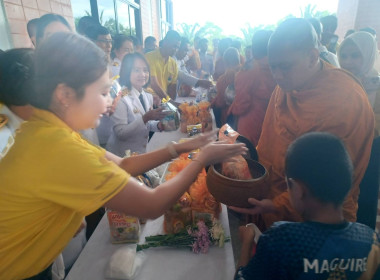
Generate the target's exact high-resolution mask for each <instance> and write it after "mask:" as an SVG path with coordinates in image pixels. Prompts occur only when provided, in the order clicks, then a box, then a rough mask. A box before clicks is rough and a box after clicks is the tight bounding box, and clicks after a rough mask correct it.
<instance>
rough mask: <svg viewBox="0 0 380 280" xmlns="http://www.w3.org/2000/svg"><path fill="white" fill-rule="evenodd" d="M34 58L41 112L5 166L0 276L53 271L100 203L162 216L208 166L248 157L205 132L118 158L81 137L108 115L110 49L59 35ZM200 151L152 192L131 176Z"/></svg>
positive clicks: (1, 168) (0, 165)
mask: <svg viewBox="0 0 380 280" xmlns="http://www.w3.org/2000/svg"><path fill="white" fill-rule="evenodd" d="M35 60H36V71H35V75H36V85H35V87H36V90H35V92H33V95H34V96H33V99H32V102H31V103H32V105H34V106H35V107H36V109H35V110H34V114H33V116H32V118H31V119H30V121H28V122H26V123H24V124H23V125H22V126H21V129H20V132H19V133H18V134H17V135H16V140H15V144H14V145H13V147H12V149H11V150H10V151H9V152H8V153H7V155H6V156H5V157H4V158H3V160H2V161H1V162H0V182H1V188H0V279H25V278H28V277H33V276H36V275H38V276H40V275H45V274H48V273H49V267H50V265H51V263H52V262H53V261H54V259H55V257H56V256H57V255H58V254H59V253H60V252H61V250H62V249H63V248H64V247H65V245H66V244H67V243H68V242H69V241H70V239H71V238H72V236H73V235H74V234H75V232H76V230H77V229H78V227H79V225H80V223H81V221H82V219H83V217H84V216H86V215H88V214H90V213H92V212H93V211H94V210H96V209H98V208H99V207H101V206H103V205H104V206H106V207H110V208H113V209H115V210H118V211H122V212H125V213H126V214H129V215H134V216H138V217H142V218H155V217H158V216H160V215H162V214H163V213H164V211H165V210H166V209H168V208H169V207H170V206H171V205H172V204H173V203H174V202H175V201H176V200H177V199H179V197H180V196H181V195H182V194H183V193H184V192H185V191H186V190H187V188H188V187H189V186H190V185H191V183H192V182H193V181H194V180H195V179H196V177H197V174H198V173H199V172H200V171H201V169H202V168H203V167H204V166H205V165H208V164H211V163H214V162H220V161H223V160H225V159H227V158H229V157H231V156H234V155H237V154H243V153H245V152H246V148H245V147H244V145H240V144H236V145H226V144H215V143H212V138H213V137H212V134H207V135H203V136H200V137H198V138H195V139H193V140H191V141H188V142H185V143H181V144H170V145H168V146H167V147H166V148H163V149H160V150H157V151H155V152H152V153H147V154H144V155H141V156H136V157H133V158H127V159H121V158H119V157H117V156H115V155H113V154H111V153H109V152H106V151H105V150H104V149H101V148H99V147H96V146H93V145H91V144H90V143H88V142H87V141H86V140H84V139H82V138H81V137H80V135H79V134H78V131H79V130H82V129H86V128H89V127H94V126H95V124H96V123H97V122H98V120H99V118H100V116H101V114H102V113H104V112H105V111H106V98H107V95H108V93H109V89H110V80H109V73H108V68H107V58H106V56H105V55H104V52H103V51H102V50H100V49H99V48H98V47H96V46H95V45H94V43H92V42H90V41H89V40H87V39H85V38H84V37H82V36H79V35H76V34H72V33H56V34H53V35H51V36H50V37H49V38H47V39H46V40H44V41H43V42H42V43H41V45H40V46H39V47H38V49H37V51H36V59H35ZM203 146H204V147H203ZM198 147H203V148H202V150H201V152H200V153H199V155H198V157H197V158H196V159H195V160H194V161H193V162H192V163H191V164H190V165H189V166H188V167H187V168H185V169H184V170H183V171H182V172H181V173H179V174H178V176H176V177H175V178H173V179H171V180H169V181H167V182H165V183H163V184H162V185H160V186H159V187H157V188H155V189H150V188H147V187H145V186H143V185H141V184H140V183H139V182H137V181H136V180H135V179H134V178H132V177H130V176H135V175H138V174H141V173H142V172H144V171H147V170H149V169H151V168H153V167H156V166H158V165H160V164H162V163H164V162H165V161H168V160H170V159H172V158H174V157H176V156H177V155H178V154H180V153H183V152H188V151H191V150H193V149H195V148H198ZM34 279H36V278H34ZM37 279H38V278H37Z"/></svg>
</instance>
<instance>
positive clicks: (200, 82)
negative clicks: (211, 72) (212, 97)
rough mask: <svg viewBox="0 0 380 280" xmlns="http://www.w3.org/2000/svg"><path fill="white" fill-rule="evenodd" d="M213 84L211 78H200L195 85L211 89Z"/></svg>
mask: <svg viewBox="0 0 380 280" xmlns="http://www.w3.org/2000/svg"><path fill="white" fill-rule="evenodd" d="M211 86H212V82H211V81H209V80H198V82H197V83H196V84H195V87H201V88H205V89H209V88H210V87H211Z"/></svg>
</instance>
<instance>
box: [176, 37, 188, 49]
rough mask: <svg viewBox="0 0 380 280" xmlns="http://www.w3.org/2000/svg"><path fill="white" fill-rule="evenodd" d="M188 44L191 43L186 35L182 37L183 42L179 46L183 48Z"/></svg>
mask: <svg viewBox="0 0 380 280" xmlns="http://www.w3.org/2000/svg"><path fill="white" fill-rule="evenodd" d="M187 44H190V40H189V39H187V38H186V37H182V38H181V44H180V46H179V48H180V49H181V48H183V47H185V46H186V45H187Z"/></svg>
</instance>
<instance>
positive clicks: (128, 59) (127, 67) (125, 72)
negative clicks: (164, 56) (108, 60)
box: [119, 52, 150, 90]
mask: <svg viewBox="0 0 380 280" xmlns="http://www.w3.org/2000/svg"><path fill="white" fill-rule="evenodd" d="M137 59H141V60H142V61H144V62H145V64H146V65H147V67H148V71H149V79H148V82H147V83H146V84H145V85H144V88H145V87H147V86H148V85H149V83H150V68H149V63H148V61H147V60H146V59H145V56H144V55H142V54H141V53H139V52H135V53H129V54H127V55H125V56H124V58H123V62H122V63H121V67H120V79H119V83H120V85H121V86H125V87H127V88H128V89H129V90H131V89H132V84H131V73H132V70H133V65H135V61H136V60H137Z"/></svg>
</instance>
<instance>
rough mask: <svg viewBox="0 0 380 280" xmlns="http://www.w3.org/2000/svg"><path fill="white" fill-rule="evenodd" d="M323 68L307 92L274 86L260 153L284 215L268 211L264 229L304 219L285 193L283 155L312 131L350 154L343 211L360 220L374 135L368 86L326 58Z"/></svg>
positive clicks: (309, 85) (349, 218) (276, 202)
mask: <svg viewBox="0 0 380 280" xmlns="http://www.w3.org/2000/svg"><path fill="white" fill-rule="evenodd" d="M322 66H323V67H322V70H320V71H319V73H318V74H316V75H315V77H314V78H313V80H312V81H310V83H309V84H308V85H307V86H306V87H305V88H304V89H303V90H300V91H298V92H295V91H293V92H290V93H284V92H283V91H282V90H281V89H280V88H279V87H276V88H275V90H274V92H273V94H272V98H271V100H270V102H269V105H268V109H267V113H266V115H265V119H264V123H263V130H262V133H261V137H260V140H259V144H258V146H257V151H258V154H259V160H260V162H261V163H262V164H264V166H265V167H266V168H267V170H268V171H269V174H270V175H269V180H268V187H269V188H270V196H269V198H271V199H273V202H274V204H275V206H276V207H277V208H278V209H279V210H280V213H279V214H265V215H264V216H263V218H264V223H265V226H266V227H269V226H270V225H271V224H272V223H273V222H275V221H280V220H288V221H299V220H300V217H299V216H298V215H297V214H296V213H295V211H294V209H293V208H292V206H291V205H290V202H289V194H288V192H287V191H286V183H285V180H284V159H285V154H286V150H287V148H288V146H289V145H290V144H291V143H292V142H293V141H294V140H295V139H296V138H298V137H299V136H301V135H302V134H304V133H307V132H312V131H321V132H330V133H332V134H334V135H336V136H338V137H339V138H340V139H342V141H343V142H344V144H345V146H346V148H347V151H348V153H349V154H350V156H351V159H352V162H353V165H354V178H353V186H352V189H351V191H350V193H349V194H348V196H347V197H346V200H345V201H344V204H343V214H344V217H345V219H346V220H348V221H355V220H356V212H357V208H358V206H357V200H358V195H359V184H360V182H361V180H362V178H363V175H364V172H365V170H366V168H367V164H368V161H369V157H370V152H371V145H372V140H373V135H374V115H373V111H372V108H371V105H370V104H369V102H368V98H367V96H366V93H365V92H364V89H363V88H362V87H361V85H360V83H359V82H358V81H357V80H355V78H354V77H353V76H351V75H350V74H349V73H348V72H345V71H344V70H341V69H337V68H333V66H331V65H329V64H327V63H325V62H323V65H322ZM326 160H328V159H326Z"/></svg>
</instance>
